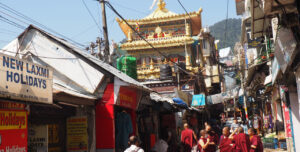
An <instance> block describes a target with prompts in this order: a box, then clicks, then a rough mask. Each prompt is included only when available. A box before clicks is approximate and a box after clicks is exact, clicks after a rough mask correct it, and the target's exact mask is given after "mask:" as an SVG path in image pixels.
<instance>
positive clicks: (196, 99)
mask: <svg viewBox="0 0 300 152" xmlns="http://www.w3.org/2000/svg"><path fill="white" fill-rule="evenodd" d="M192 106H196V107H198V106H205V95H204V94H197V95H193V101H192Z"/></svg>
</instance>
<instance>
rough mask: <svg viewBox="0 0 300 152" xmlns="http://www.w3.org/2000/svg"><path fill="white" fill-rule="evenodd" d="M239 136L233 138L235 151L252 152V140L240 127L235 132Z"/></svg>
mask: <svg viewBox="0 0 300 152" xmlns="http://www.w3.org/2000/svg"><path fill="white" fill-rule="evenodd" d="M237 131H238V134H237V135H235V136H234V137H233V141H234V143H235V148H234V149H235V151H236V152H250V139H249V136H248V135H246V134H245V133H244V129H243V128H242V127H239V128H238V129H236V130H235V131H234V133H235V132H237Z"/></svg>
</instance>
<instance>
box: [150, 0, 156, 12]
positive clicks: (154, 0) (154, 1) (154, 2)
mask: <svg viewBox="0 0 300 152" xmlns="http://www.w3.org/2000/svg"><path fill="white" fill-rule="evenodd" d="M156 2H157V0H153V3H152V5H151V7H150V8H149V9H150V10H152V9H153V7H154V5H155V4H156Z"/></svg>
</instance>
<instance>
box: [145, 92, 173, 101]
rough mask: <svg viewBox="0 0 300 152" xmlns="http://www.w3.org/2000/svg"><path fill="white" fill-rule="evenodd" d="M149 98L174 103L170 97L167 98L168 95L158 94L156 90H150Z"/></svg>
mask: <svg viewBox="0 0 300 152" xmlns="http://www.w3.org/2000/svg"><path fill="white" fill-rule="evenodd" d="M150 99H151V100H154V101H156V102H168V103H170V104H174V101H173V99H172V98H168V97H163V96H161V95H160V94H158V93H156V92H151V93H150Z"/></svg>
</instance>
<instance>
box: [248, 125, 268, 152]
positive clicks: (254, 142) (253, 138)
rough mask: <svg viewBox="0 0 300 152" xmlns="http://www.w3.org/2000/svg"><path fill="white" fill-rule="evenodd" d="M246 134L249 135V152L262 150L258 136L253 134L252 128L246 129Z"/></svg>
mask: <svg viewBox="0 0 300 152" xmlns="http://www.w3.org/2000/svg"><path fill="white" fill-rule="evenodd" d="M248 134H249V136H250V145H251V146H250V152H263V151H264V147H263V144H262V142H261V139H260V137H259V136H258V135H256V134H255V130H254V128H250V129H248Z"/></svg>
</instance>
